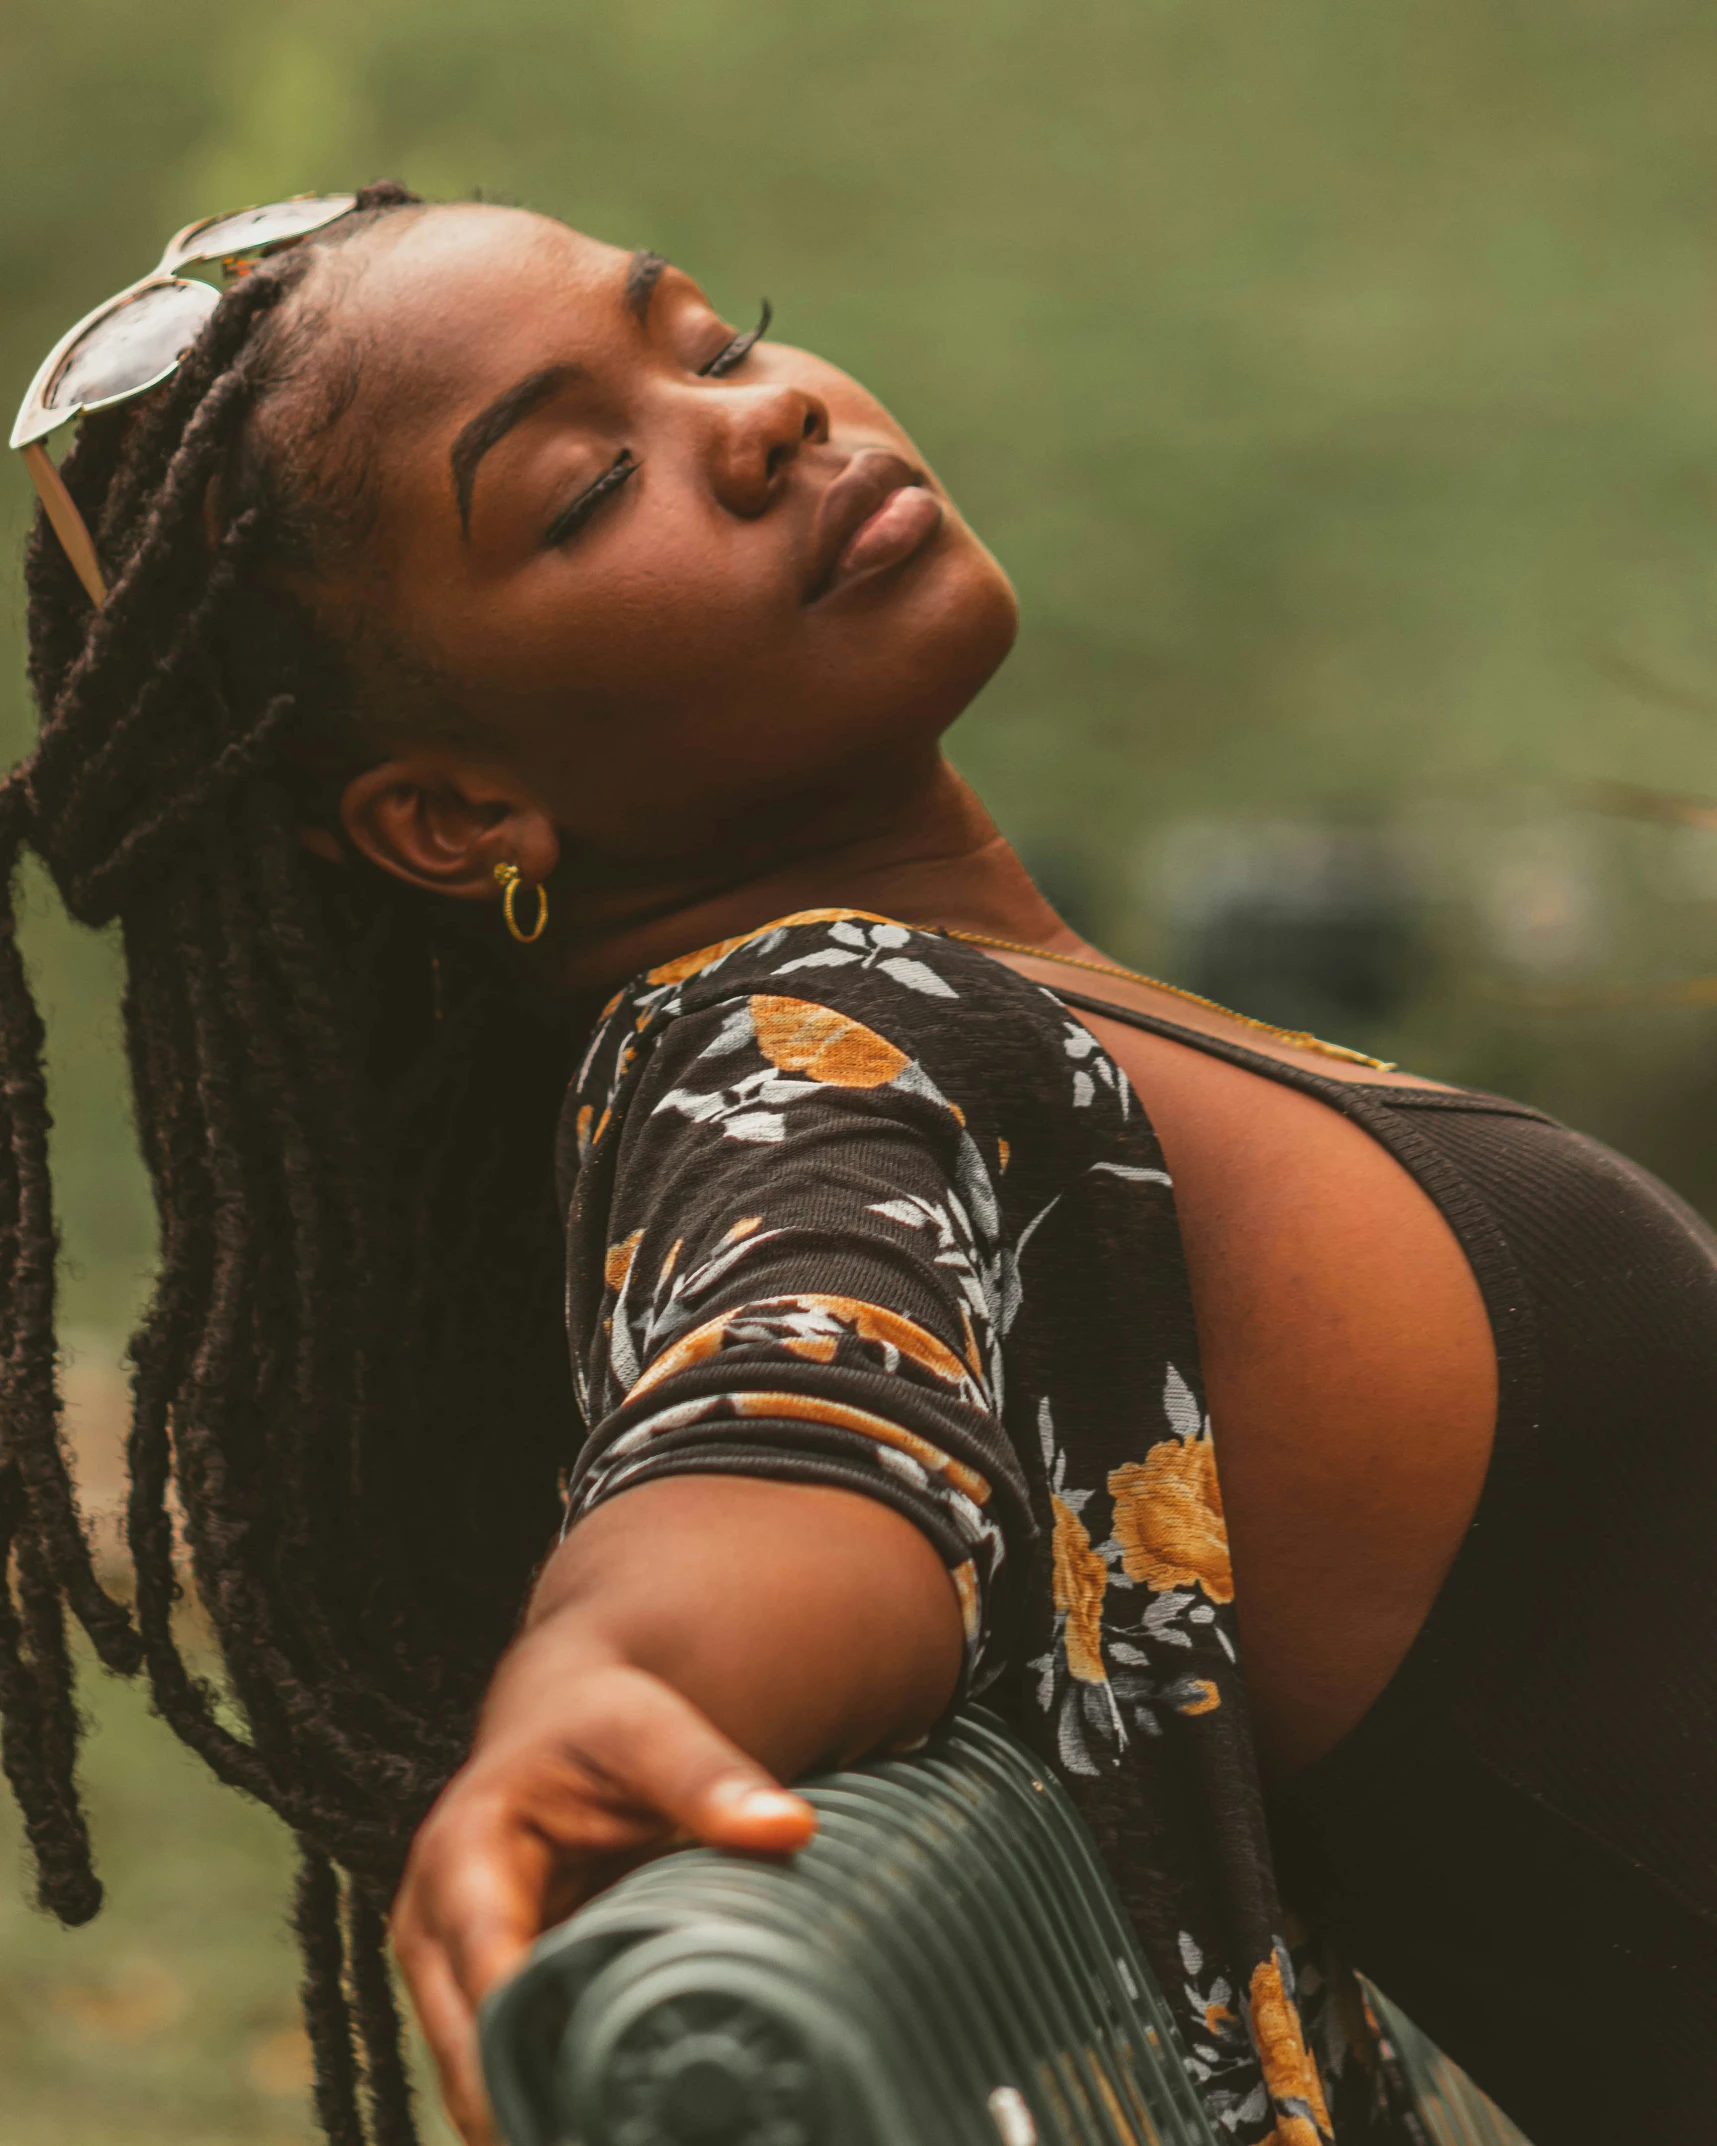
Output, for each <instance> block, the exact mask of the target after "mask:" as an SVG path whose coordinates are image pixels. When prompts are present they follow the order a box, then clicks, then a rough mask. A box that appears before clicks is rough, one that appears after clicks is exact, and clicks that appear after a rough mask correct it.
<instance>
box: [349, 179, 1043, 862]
mask: <svg viewBox="0 0 1717 2146" xmlns="http://www.w3.org/2000/svg"><path fill="white" fill-rule="evenodd" d="M328 279H334V285H333V293H332V295H333V302H334V304H335V305H336V307H337V312H338V318H339V323H340V326H341V328H342V330H345V329H348V328H349V330H350V332H351V333H352V334H353V335H354V337H355V338H356V339H357V342H358V347H359V348H360V349H361V350H362V352H363V353H364V364H363V367H362V369H361V381H362V385H361V388H360V392H359V395H358V398H357V401H356V402H355V403H354V404H353V406H352V407H351V408H350V409H349V410H348V411H347V412H346V414H345V415H344V416H343V418H342V419H341V420H340V423H341V425H342V427H344V428H346V429H347V431H348V433H349V434H350V435H351V436H352V437H355V438H356V440H357V441H358V442H359V443H360V445H361V451H362V453H363V454H364V456H365V457H366V459H367V460H368V461H369V463H370V465H371V469H372V474H373V479H374V482H375V486H376V494H377V498H378V500H379V514H378V517H377V523H376V529H375V535H374V539H373V545H372V550H371V553H370V557H371V560H372V562H373V567H374V571H373V573H368V572H367V573H365V574H363V575H361V576H360V577H359V580H358V582H356V583H354V584H353V585H351V586H350V587H349V588H348V589H345V590H341V591H335V590H329V591H326V592H324V599H323V600H324V601H325V602H326V603H327V604H328V606H329V607H330V608H331V609H332V610H333V611H334V613H335V617H336V622H337V623H338V621H339V614H340V611H341V608H342V606H350V605H356V604H362V605H363V606H364V607H365V610H366V613H367V617H366V618H365V620H364V621H363V624H364V625H367V626H369V627H371V628H376V627H379V628H380V629H381V631H382V632H383V633H385V635H386V638H387V640H388V641H389V642H390V643H392V644H393V645H395V646H397V647H398V648H400V649H402V650H404V651H405V652H406V653H407V654H408V655H411V656H415V657H418V658H420V659H424V658H426V659H427V661H428V663H429V664H430V665H432V666H433V668H434V670H435V671H437V672H439V673H440V674H441V675H442V676H443V677H444V678H446V679H448V680H450V681H451V682H452V686H453V689H454V692H455V695H456V697H457V699H458V700H459V702H460V704H461V708H462V713H463V715H464V717H465V719H466V721H467V722H468V723H469V724H470V725H471V726H472V727H473V728H475V729H476V730H477V731H478V732H479V733H480V734H481V735H482V736H483V737H484V738H485V740H487V739H490V738H492V739H493V740H494V741H495V744H496V747H497V751H498V754H499V755H500V756H501V757H503V758H504V759H505V760H506V761H507V763H508V764H509V765H511V766H512V767H513V768H514V769H515V770H516V771H517V773H518V774H519V775H520V776H521V777H523V778H524V779H525V780H527V781H528V782H529V783H530V785H531V787H532V789H533V790H534V791H535V793H536V795H537V796H538V798H539V800H540V802H541V803H542V805H543V807H544V809H545V810H547V811H548V812H549V813H551V814H552V816H553V818H554V819H555V821H556V823H557V825H558V826H559V827H561V828H562V830H563V831H565V832H566V833H568V834H569V835H571V836H572V837H574V838H575V839H579V840H582V841H583V842H585V843H586V844H589V845H592V846H594V847H595V848H597V849H599V850H600V851H601V852H603V853H605V854H608V855H611V856H616V857H626V858H634V859H640V860H642V859H645V858H666V857H673V856H677V855H684V854H689V853H690V852H692V851H694V850H696V849H699V848H701V847H705V846H707V845H708V844H709V842H710V841H711V840H712V839H713V838H720V837H721V836H722V835H723V834H724V833H725V834H728V835H743V834H744V833H745V832H746V831H747V829H748V828H749V829H755V827H756V825H757V824H758V815H759V814H760V813H763V814H767V813H768V812H770V811H778V810H779V808H780V807H781V806H783V805H789V804H793V803H796V802H798V801H802V800H805V799H808V798H811V797H814V796H817V795H823V796H827V795H828V794H829V792H830V789H831V786H834V787H839V786H841V785H843V784H848V783H858V782H862V781H863V779H864V777H865V774H866V772H867V770H870V769H875V768H878V767H880V766H885V765H886V764H888V763H889V762H891V761H896V762H897V761H898V758H899V756H900V754H901V752H902V751H903V750H905V751H911V752H915V753H921V752H922V751H923V750H924V749H925V747H926V746H927V745H928V744H929V742H930V741H931V740H933V739H934V738H935V737H937V736H938V735H939V734H940V732H941V731H942V730H943V729H944V728H945V727H946V726H947V724H948V723H949V722H951V721H952V720H953V718H954V717H955V716H956V715H957V714H958V713H959V711H960V709H961V708H962V707H963V706H964V705H965V704H966V702H967V701H968V700H969V699H970V698H971V696H972V694H973V693H974V692H975V691H976V690H977V689H978V687H979V686H981V685H982V684H983V682H984V680H985V679H986V678H987V677H988V676H989V675H990V673H991V672H992V671H993V670H994V669H995V667H996V665H997V663H999V662H1000V660H1001V658H1002V657H1003V655H1004V654H1005V653H1006V651H1007V648H1008V646H1009V644H1010V642H1011V640H1012V637H1013V632H1014V623H1015V611H1014V601H1013V593H1012V591H1011V589H1010V588H1009V586H1008V583H1007V580H1006V577H1005V576H1004V575H1003V573H1002V571H1001V569H1000V567H999V566H998V565H997V564H996V562H995V560H994V559H992V558H991V557H990V555H989V553H988V552H987V551H986V550H985V549H984V548H983V546H982V545H981V544H980V543H979V542H978V541H977V539H976V538H975V537H974V536H973V535H972V533H971V531H970V530H969V529H968V528H967V527H966V525H965V523H964V522H962V521H961V519H960V517H959V515H958V513H957V512H956V511H955V509H954V506H953V504H952V502H951V501H950V500H949V499H948V497H947V495H946V494H945V493H944V492H943V490H942V489H941V487H940V486H939V485H938V484H937V482H936V479H935V478H934V477H933V476H932V475H931V474H930V472H929V471H928V470H927V469H926V467H925V465H924V461H923V458H922V457H921V456H920V455H919V453H918V451H917V449H916V448H915V447H914V446H913V444H912V442H911V441H910V440H909V439H908V438H907V436H906V435H905V433H904V432H902V431H901V429H900V427H899V426H898V425H897V424H896V423H895V421H894V420H893V418H891V417H890V416H889V414H888V413H887V411H886V410H884V409H883V408H882V406H881V405H880V404H879V403H878V402H876V401H875V400H874V399H873V398H872V397H871V396H870V395H868V394H866V392H865V391H864V389H863V388H861V387H860V386H859V385H858V384H857V383H856V382H855V381H853V380H850V379H849V378H848V377H847V376H846V375H845V374H844V373H842V372H839V371H837V370H836V368H835V367H834V366H832V365H827V364H824V363H823V361H822V360H821V359H818V358H814V357H812V356H810V355H809V354H808V353H806V352H804V351H801V350H795V349H792V348H790V347H788V346H786V345H784V344H778V343H760V344H759V345H758V346H757V347H756V348H755V349H750V348H748V347H747V345H746V344H745V343H744V342H742V341H740V340H738V339H737V338H736V330H735V327H734V325H733V324H732V323H729V322H727V321H724V320H723V319H721V318H720V316H718V315H717V314H716V313H715V312H714V311H713V310H712V308H711V306H710V304H709V301H708V300H707V299H706V298H705V297H704V295H703V293H702V292H701V291H700V290H699V289H698V287H697V285H696V284H695V283H694V282H693V281H692V280H691V278H690V277H689V276H688V275H686V274H684V273H683V272H682V271H681V270H679V269H677V268H674V267H670V266H668V265H666V264H664V263H662V262H660V261H659V260H657V259H656V258H655V257H654V256H651V255H636V254H628V253H625V252H621V251H618V250H616V249H615V248H614V247H611V246H604V245H600V244H598V243H597V242H596V241H595V240H592V239H588V238H585V237H583V236H581V235H580V234H579V233H578V232H576V231H572V230H569V229H567V228H566V226H565V225H562V224H558V223H554V222H551V221H549V220H547V219H545V218H542V217H537V216H531V215H527V214H524V213H523V212H520V211H514V210H504V209H494V208H485V207H468V208H448V209H437V210H434V211H431V212H428V213H425V214H423V215H421V216H412V217H401V218H398V219H390V220H389V222H388V223H386V224H384V225H382V226H380V227H378V229H377V231H376V232H375V233H374V234H372V235H370V236H368V237H366V238H365V239H364V240H362V241H361V242H359V244H357V245H355V246H353V247H352V248H350V249H348V250H346V251H344V252H342V253H340V254H337V255H333V256H330V258H329V262H328V264H327V265H326V266H324V267H323V268H322V269H321V270H320V271H319V274H318V279H317V282H316V284H315V285H314V286H313V288H312V291H311V294H310V297H311V303H313V304H314V303H316V302H318V300H320V299H324V298H327V297H328V296H329V295H330V294H329V289H328ZM745 325H749V324H745ZM346 623H347V625H348V626H349V627H353V628H356V627H357V626H358V624H359V622H358V621H357V619H356V618H355V617H351V616H349V617H348V618H347V620H346Z"/></svg>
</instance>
